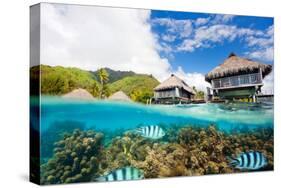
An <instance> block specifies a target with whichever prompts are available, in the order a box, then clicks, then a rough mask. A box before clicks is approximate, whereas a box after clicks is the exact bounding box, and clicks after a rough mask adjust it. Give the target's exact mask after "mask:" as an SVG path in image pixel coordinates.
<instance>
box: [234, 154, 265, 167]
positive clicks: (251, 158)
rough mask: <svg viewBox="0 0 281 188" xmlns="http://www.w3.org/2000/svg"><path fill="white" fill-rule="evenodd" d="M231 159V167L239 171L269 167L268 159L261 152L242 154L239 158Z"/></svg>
mask: <svg viewBox="0 0 281 188" xmlns="http://www.w3.org/2000/svg"><path fill="white" fill-rule="evenodd" d="M229 159H230V163H229V164H230V166H232V167H234V168H238V169H247V170H257V169H260V168H262V167H264V166H266V165H267V160H266V157H265V155H264V154H263V153H261V152H259V151H250V152H246V153H241V154H240V155H239V156H238V157H236V158H232V157H229Z"/></svg>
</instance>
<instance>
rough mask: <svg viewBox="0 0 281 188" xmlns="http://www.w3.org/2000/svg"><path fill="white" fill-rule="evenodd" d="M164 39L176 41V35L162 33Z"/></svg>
mask: <svg viewBox="0 0 281 188" xmlns="http://www.w3.org/2000/svg"><path fill="white" fill-rule="evenodd" d="M162 39H163V40H164V41H167V42H173V41H175V39H176V36H174V35H171V34H163V35H162Z"/></svg>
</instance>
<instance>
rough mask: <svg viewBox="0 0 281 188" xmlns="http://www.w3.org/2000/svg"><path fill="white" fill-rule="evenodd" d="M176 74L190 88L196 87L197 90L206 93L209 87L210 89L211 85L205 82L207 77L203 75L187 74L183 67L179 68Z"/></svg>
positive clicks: (196, 73)
mask: <svg viewBox="0 0 281 188" xmlns="http://www.w3.org/2000/svg"><path fill="white" fill-rule="evenodd" d="M174 74H175V75H177V76H178V77H180V78H182V79H183V80H184V81H185V82H186V83H187V84H188V85H189V86H190V87H193V86H195V87H196V89H197V90H201V91H204V92H205V93H206V92H207V87H210V84H209V83H208V82H206V81H205V76H204V75H203V74H201V73H198V72H193V73H186V72H184V71H183V69H182V67H178V69H177V70H176V71H175V73H174Z"/></svg>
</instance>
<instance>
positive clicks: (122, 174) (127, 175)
mask: <svg viewBox="0 0 281 188" xmlns="http://www.w3.org/2000/svg"><path fill="white" fill-rule="evenodd" d="M143 178H144V175H143V171H142V170H140V169H137V168H135V167H124V168H119V169H116V170H114V171H112V172H110V173H108V174H107V175H105V176H102V177H99V178H97V179H96V180H97V181H123V180H139V179H143Z"/></svg>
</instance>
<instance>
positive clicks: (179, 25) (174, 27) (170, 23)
mask: <svg viewBox="0 0 281 188" xmlns="http://www.w3.org/2000/svg"><path fill="white" fill-rule="evenodd" d="M152 23H153V24H159V25H161V26H165V27H166V29H167V32H168V33H170V34H173V35H174V36H178V37H180V38H184V37H188V36H189V35H190V34H191V33H192V31H193V25H192V21H191V20H188V19H185V20H176V19H171V18H155V19H153V20H152Z"/></svg>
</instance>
